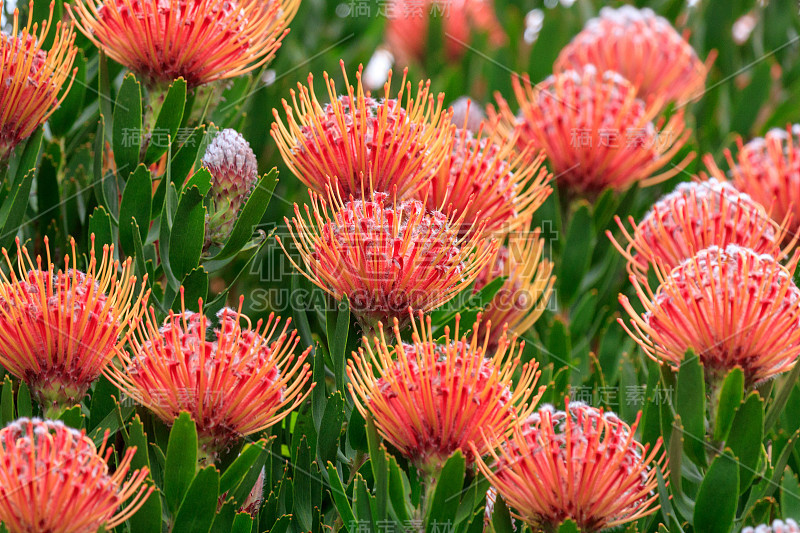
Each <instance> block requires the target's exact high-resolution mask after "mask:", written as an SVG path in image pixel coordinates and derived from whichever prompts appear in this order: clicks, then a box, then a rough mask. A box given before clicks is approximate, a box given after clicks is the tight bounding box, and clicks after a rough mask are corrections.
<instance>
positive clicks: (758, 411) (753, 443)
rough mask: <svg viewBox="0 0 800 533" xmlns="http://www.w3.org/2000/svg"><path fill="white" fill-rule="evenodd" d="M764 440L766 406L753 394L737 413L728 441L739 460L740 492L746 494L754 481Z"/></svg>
mask: <svg viewBox="0 0 800 533" xmlns="http://www.w3.org/2000/svg"><path fill="white" fill-rule="evenodd" d="M763 438H764V405H763V402H762V400H761V396H759V394H758V393H757V392H752V393H750V395H749V396H748V397H747V399H746V400H745V401H744V403H743V404H742V406H741V407H739V410H738V411H737V412H736V418H734V420H733V427H732V428H731V431H730V435H729V436H728V440H727V441H726V445H727V446H728V447H730V449H731V451H732V452H733V455H734V456H736V458H737V459H738V460H739V481H740V482H741V486H740V487H739V492H740V493H741V492H744V491H745V490H746V489H747V488H748V487H749V486H750V483H751V482H752V481H753V478H754V477H755V475H756V468H757V467H758V460H759V458H760V456H761V441H762V440H763Z"/></svg>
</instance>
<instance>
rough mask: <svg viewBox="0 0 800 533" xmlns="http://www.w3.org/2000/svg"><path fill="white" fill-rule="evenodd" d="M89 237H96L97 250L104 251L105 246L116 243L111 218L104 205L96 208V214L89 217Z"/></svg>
mask: <svg viewBox="0 0 800 533" xmlns="http://www.w3.org/2000/svg"><path fill="white" fill-rule="evenodd" d="M89 235H94V244H95V247H96V249H101V250H102V248H103V245H106V244H107V245H111V244H113V243H114V237H113V235H112V233H111V216H110V215H109V214H108V211H106V209H105V207H103V206H102V205H99V206H97V207H95V208H94V213H92V214H91V215H89Z"/></svg>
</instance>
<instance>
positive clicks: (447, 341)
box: [347, 313, 544, 474]
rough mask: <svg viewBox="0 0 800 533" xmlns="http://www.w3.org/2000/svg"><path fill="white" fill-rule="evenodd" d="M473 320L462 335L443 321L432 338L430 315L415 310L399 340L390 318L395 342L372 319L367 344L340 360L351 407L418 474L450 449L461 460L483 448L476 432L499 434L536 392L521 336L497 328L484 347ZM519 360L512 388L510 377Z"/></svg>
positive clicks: (529, 406)
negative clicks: (498, 335) (493, 344)
mask: <svg viewBox="0 0 800 533" xmlns="http://www.w3.org/2000/svg"><path fill="white" fill-rule="evenodd" d="M480 322H481V317H480V316H478V321H477V322H476V323H475V325H474V326H473V328H472V332H473V333H472V334H471V335H469V336H467V335H466V334H462V333H460V332H459V319H457V320H456V328H455V334H454V335H453V337H451V336H450V330H449V328H445V333H444V338H443V339H441V340H440V341H437V340H436V339H435V338H434V336H433V331H432V326H431V319H430V317H429V316H428V317H424V318H423V315H422V313H419V323H417V322H416V321H414V320H413V318H412V330H413V334H412V341H411V343H410V344H407V343H405V342H403V340H402V339H401V336H400V326H399V321H398V320H397V319H395V321H394V334H395V337H396V339H397V341H396V342H387V340H386V337H385V335H384V331H383V325H379V327H378V335H377V336H375V337H374V338H373V341H374V342H373V345H372V346H370V343H369V341H368V340H367V338H366V337H365V338H364V347H362V348H359V353H358V354H355V353H354V354H353V359H352V360H350V361H348V367H347V375H348V377H349V378H350V385H349V388H350V392H351V394H352V396H353V399H354V401H355V405H356V407H357V408H358V410H359V412H360V413H361V414H362V415H363V416H364V417H365V418H366V417H367V416H371V417H372V418H373V420H374V421H375V426H376V427H377V429H378V432H379V433H380V435H381V436H382V437H383V438H384V439H385V440H386V441H388V442H389V443H390V444H391V445H392V446H394V447H395V448H397V450H398V451H399V452H400V453H402V454H403V455H404V456H406V457H407V458H408V459H410V460H411V461H412V462H413V463H414V464H415V465H416V466H417V467H418V468H420V469H421V470H422V471H423V472H425V473H428V474H433V473H435V472H436V470H437V469H438V468H440V467H441V466H442V465H443V464H444V462H445V461H446V460H447V459H448V457H450V455H451V454H452V453H454V452H455V451H457V450H461V451H462V452H463V453H464V456H465V458H466V459H467V462H468V463H472V462H473V461H474V459H475V458H476V456H481V455H484V454H486V453H488V448H487V447H486V445H485V444H484V442H483V440H482V439H481V432H485V433H492V434H494V433H497V434H503V433H506V432H507V431H508V430H509V429H510V427H511V425H512V424H513V423H514V421H515V420H516V419H517V418H518V417H522V418H525V417H527V416H528V414H530V412H531V411H532V410H533V406H534V405H535V404H536V402H538V400H539V398H540V397H541V394H542V392H543V391H544V387H541V388H540V389H539V390H538V392H537V393H535V394H534V387H535V385H536V381H537V380H538V378H539V372H538V364H537V363H535V362H531V363H526V364H524V365H521V363H520V357H521V354H522V349H523V347H524V343H522V344H519V345H517V344H516V342H511V343H509V341H508V340H507V339H506V337H505V335H504V336H503V337H502V339H501V341H500V344H499V345H498V347H497V349H496V350H494V351H493V352H491V353H489V352H487V346H486V344H487V336H486V335H480V334H479V333H477V331H478V330H479V329H480V328H481V323H480ZM490 327H491V325H487V326H486V329H487V330H488V329H489V328H490ZM520 366H521V375H520V378H519V381H518V382H517V385H516V387H514V384H513V382H512V376H513V375H514V373H515V371H517V370H518V367H520ZM473 441H475V445H474V446H472V447H470V443H471V442H473Z"/></svg>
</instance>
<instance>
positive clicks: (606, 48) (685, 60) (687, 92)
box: [554, 6, 716, 105]
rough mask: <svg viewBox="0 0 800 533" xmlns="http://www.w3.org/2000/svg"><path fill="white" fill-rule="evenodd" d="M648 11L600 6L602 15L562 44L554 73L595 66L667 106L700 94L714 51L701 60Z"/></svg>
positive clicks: (669, 26) (676, 34) (667, 24)
mask: <svg viewBox="0 0 800 533" xmlns="http://www.w3.org/2000/svg"><path fill="white" fill-rule="evenodd" d="M687 37H688V34H687V35H685V36H681V35H680V34H679V33H678V32H677V31H676V30H675V28H673V27H672V25H671V24H670V23H669V21H667V19H665V18H664V17H661V16H658V15H656V14H655V13H654V12H653V10H652V9H649V8H644V9H637V8H635V7H633V6H622V7H620V8H618V9H613V8H610V7H604V8H602V9H601V10H600V16H599V17H597V18H593V19H591V20H590V21H589V22H587V23H586V26H585V27H584V29H583V31H581V32H580V33H579V34H578V35H576V36H575V37H574V38H573V39H572V41H571V42H570V43H569V44H568V45H567V46H565V47H564V48H563V49H562V50H561V53H560V54H559V56H558V59H557V60H556V63H555V65H554V71H555V72H556V73H558V72H565V71H568V70H579V69H580V68H582V67H584V66H586V65H594V66H595V67H597V68H598V69H599V70H601V71H602V70H613V71H615V72H618V73H620V74H622V76H624V77H625V78H627V79H628V80H629V81H630V82H631V83H632V84H633V85H634V87H636V90H637V91H638V95H639V98H641V99H643V100H645V101H648V103H649V99H653V100H654V101H658V102H660V105H665V104H667V103H669V102H673V101H675V102H677V103H679V104H684V103H686V102H688V101H691V100H694V99H696V98H698V97H699V96H700V94H701V93H702V92H703V89H704V88H705V81H706V76H707V75H708V69H709V68H710V66H711V63H712V62H713V61H714V58H715V57H716V54H714V53H712V54H710V55H709V57H708V60H707V61H706V63H705V64H704V63H703V62H702V61H700V59H699V58H698V57H697V53H696V52H695V51H694V49H693V48H692V47H691V45H690V44H689V42H688V41H687V40H686V38H687Z"/></svg>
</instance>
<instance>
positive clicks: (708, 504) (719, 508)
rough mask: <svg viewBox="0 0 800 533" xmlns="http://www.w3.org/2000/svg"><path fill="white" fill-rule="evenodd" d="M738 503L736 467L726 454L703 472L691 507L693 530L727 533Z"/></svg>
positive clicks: (717, 458) (728, 454) (726, 452)
mask: <svg viewBox="0 0 800 533" xmlns="http://www.w3.org/2000/svg"><path fill="white" fill-rule="evenodd" d="M738 499H739V466H738V465H737V464H736V460H735V459H734V458H733V456H732V455H731V454H730V452H729V451H728V450H726V451H725V452H724V453H722V454H721V455H718V456H717V457H716V458H715V459H714V461H713V462H712V463H711V466H710V467H709V468H708V472H706V476H705V478H704V479H703V483H702V484H701V485H700V490H699V491H698V493H697V499H696V500H695V506H694V530H695V531H698V532H699V531H702V532H703V533H728V532H729V531H730V530H731V528H732V527H733V519H734V517H735V516H736V504H737V502H738Z"/></svg>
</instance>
